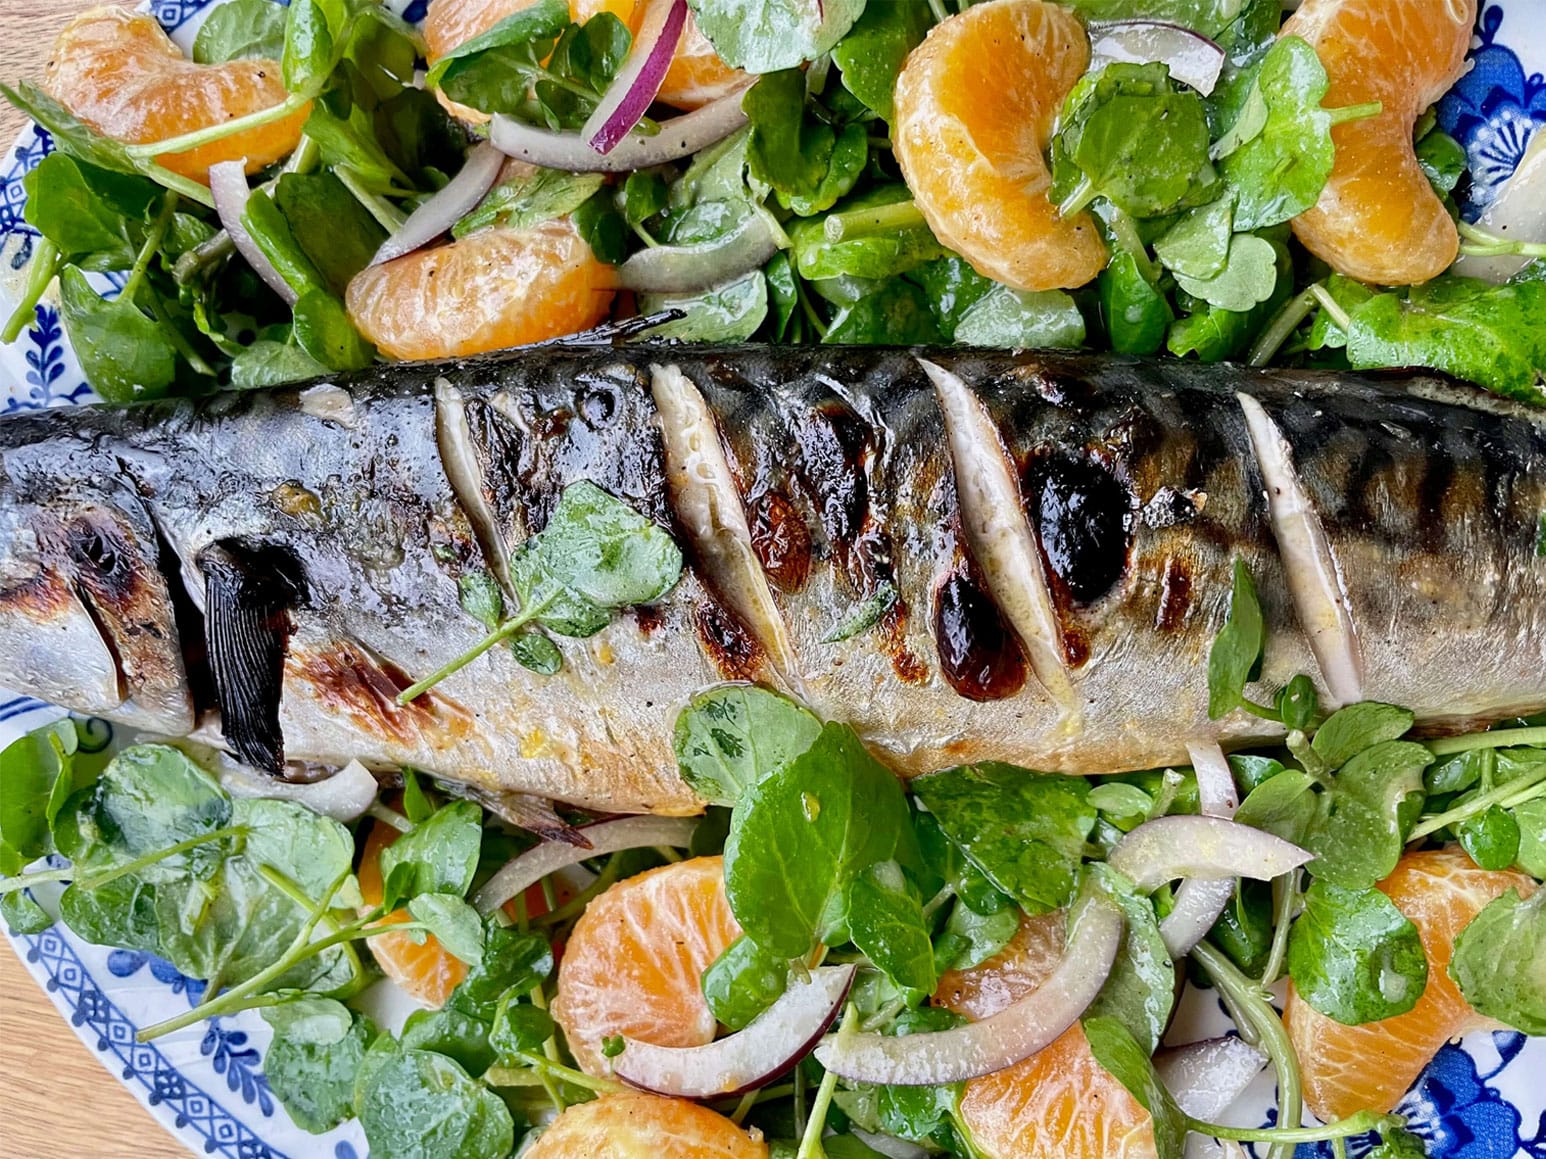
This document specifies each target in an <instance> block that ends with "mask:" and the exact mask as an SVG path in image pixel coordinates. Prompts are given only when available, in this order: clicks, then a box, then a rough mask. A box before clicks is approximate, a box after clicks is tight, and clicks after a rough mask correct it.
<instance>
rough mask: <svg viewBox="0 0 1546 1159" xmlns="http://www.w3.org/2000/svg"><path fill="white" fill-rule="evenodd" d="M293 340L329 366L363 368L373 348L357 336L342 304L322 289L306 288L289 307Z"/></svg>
mask: <svg viewBox="0 0 1546 1159" xmlns="http://www.w3.org/2000/svg"><path fill="white" fill-rule="evenodd" d="M291 309H292V312H293V313H294V315H295V342H296V345H298V346H299V347H300V348H301V349H302V350H304V351H305V352H306V353H307V354H308V355H309V356H310V357H312V358H314V359H315V360H316V361H318V362H320V363H322V365H323V366H326V367H327V368H328V369H330V370H364V369H365V368H366V367H368V366H370V365H371V364H372V363H374V362H375V360H376V348H375V347H374V346H372V345H371V344H370V343H369V342H367V341H365V339H363V338H361V337H360V332H359V331H358V330H356V329H355V328H354V323H353V322H352V321H351V320H350V318H349V312H348V311H347V310H345V309H344V304H343V303H342V302H341V301H339V300H338V299H337V298H335V297H334V296H333V295H332V294H330V293H328V291H326V290H308V291H307V292H306V293H304V294H302V295H301V297H300V300H299V301H298V302H296V303H295V305H294V306H293V307H292V308H291Z"/></svg>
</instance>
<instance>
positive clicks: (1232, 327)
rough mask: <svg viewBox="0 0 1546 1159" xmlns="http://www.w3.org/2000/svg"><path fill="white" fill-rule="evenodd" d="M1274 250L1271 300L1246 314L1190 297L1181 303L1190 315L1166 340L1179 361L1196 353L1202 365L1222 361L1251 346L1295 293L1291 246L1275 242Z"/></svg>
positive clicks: (1179, 323)
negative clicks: (1275, 260) (1275, 264)
mask: <svg viewBox="0 0 1546 1159" xmlns="http://www.w3.org/2000/svg"><path fill="white" fill-rule="evenodd" d="M1272 248H1273V250H1274V252H1276V254H1277V257H1278V267H1277V268H1278V282H1277V289H1276V290H1275V291H1274V292H1273V295H1272V297H1271V298H1269V299H1268V300H1267V301H1265V302H1261V303H1259V304H1257V305H1256V306H1253V307H1252V308H1251V309H1250V310H1246V311H1240V310H1226V309H1223V308H1221V307H1219V306H1213V305H1209V304H1208V303H1206V302H1201V301H1198V300H1196V299H1192V298H1187V299H1186V301H1185V302H1183V303H1182V304H1183V306H1185V308H1187V309H1189V310H1191V313H1189V314H1187V315H1186V316H1185V317H1183V318H1179V319H1177V320H1176V322H1175V324H1174V325H1172V326H1171V328H1170V334H1169V335H1168V336H1167V337H1166V339H1165V345H1166V347H1167V348H1168V349H1169V350H1170V352H1171V353H1172V354H1174V355H1176V356H1177V357H1178V358H1184V357H1186V356H1187V355H1189V354H1195V355H1196V356H1197V357H1198V358H1199V359H1200V360H1201V361H1203V362H1221V361H1223V360H1224V359H1226V358H1232V357H1234V356H1236V355H1238V354H1240V353H1241V352H1242V351H1244V350H1245V349H1246V347H1247V346H1249V345H1250V343H1251V340H1252V339H1253V338H1254V337H1255V336H1256V334H1257V332H1258V331H1259V330H1260V329H1261V328H1262V327H1263V326H1265V325H1266V324H1267V322H1268V321H1269V320H1270V319H1271V318H1272V316H1273V315H1274V314H1276V313H1277V311H1278V309H1279V308H1280V307H1281V306H1282V305H1283V304H1284V303H1285V302H1287V301H1288V298H1289V295H1290V294H1291V293H1292V292H1293V283H1294V262H1293V258H1292V256H1291V255H1290V254H1289V252H1288V247H1287V246H1285V245H1283V244H1281V243H1280V242H1273V243H1272Z"/></svg>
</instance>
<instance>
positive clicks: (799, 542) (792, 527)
mask: <svg viewBox="0 0 1546 1159" xmlns="http://www.w3.org/2000/svg"><path fill="white" fill-rule="evenodd" d="M750 506H751V510H750V512H749V518H750V526H751V533H752V550H753V551H755V552H756V553H757V559H758V560H759V561H760V562H761V564H762V566H763V569H764V570H765V571H766V572H767V573H768V579H769V580H770V581H771V582H772V583H773V585H774V586H775V587H777V588H778V589H779V590H780V591H784V592H789V593H791V594H792V593H795V592H798V591H800V590H801V589H802V588H804V587H805V584H806V581H807V580H809V579H810V574H811V550H812V544H811V533H810V529H809V528H807V527H806V525H805V520H804V519H802V518H801V517H800V513H799V511H798V509H796V507H795V505H794V501H793V500H791V499H790V498H789V496H787V495H784V494H781V493H780V492H777V491H768V492H766V493H764V494H763V495H762V496H760V497H759V498H757V499H755V500H753V501H752V503H751V505H750Z"/></svg>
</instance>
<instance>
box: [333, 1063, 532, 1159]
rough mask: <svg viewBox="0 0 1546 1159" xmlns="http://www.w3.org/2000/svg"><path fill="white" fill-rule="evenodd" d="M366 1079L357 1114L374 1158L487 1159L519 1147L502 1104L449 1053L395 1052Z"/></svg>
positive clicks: (363, 1076)
mask: <svg viewBox="0 0 1546 1159" xmlns="http://www.w3.org/2000/svg"><path fill="white" fill-rule="evenodd" d="M361 1077H362V1079H363V1089H361V1090H360V1091H359V1092H358V1097H357V1099H356V1105H355V1110H356V1112H357V1113H358V1115H359V1118H360V1125H361V1126H362V1127H363V1128H364V1129H365V1138H366V1141H367V1142H368V1143H369V1144H370V1153H371V1155H372V1156H374V1157H375V1159H424V1157H425V1156H429V1155H433V1156H435V1157H436V1159H486V1157H487V1156H491V1155H507V1154H509V1153H510V1151H511V1150H512V1149H513V1148H514V1146H515V1123H514V1121H513V1120H512V1119H511V1117H510V1111H509V1109H508V1108H507V1107H506V1106H505V1103H504V1100H502V1099H501V1098H500V1097H499V1096H498V1095H497V1094H495V1093H494V1092H493V1091H491V1090H489V1089H488V1088H487V1087H485V1086H483V1085H482V1084H481V1083H478V1082H475V1081H474V1080H473V1079H471V1078H470V1077H468V1074H467V1072H466V1071H465V1070H463V1069H462V1068H461V1067H460V1066H459V1065H457V1063H456V1062H455V1061H453V1060H452V1059H449V1058H447V1057H446V1056H445V1055H442V1054H436V1053H434V1052H432V1051H427V1050H394V1051H392V1052H391V1053H390V1054H389V1055H387V1056H386V1057H385V1058H384V1059H383V1060H381V1061H380V1062H377V1063H375V1064H374V1065H372V1066H370V1067H369V1068H368V1073H367V1074H365V1075H362V1076H361Z"/></svg>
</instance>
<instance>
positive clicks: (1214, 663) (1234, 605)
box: [1208, 558, 1266, 720]
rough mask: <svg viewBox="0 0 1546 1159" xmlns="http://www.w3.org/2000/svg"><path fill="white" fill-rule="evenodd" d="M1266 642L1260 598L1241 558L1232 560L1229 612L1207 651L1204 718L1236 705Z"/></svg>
mask: <svg viewBox="0 0 1546 1159" xmlns="http://www.w3.org/2000/svg"><path fill="white" fill-rule="evenodd" d="M1265 646H1266V630H1265V628H1264V627H1263V623H1262V614H1261V601H1260V600H1259V599H1258V598H1257V596H1256V581H1255V580H1254V579H1253V578H1252V577H1251V569H1250V568H1249V567H1247V566H1246V563H1245V560H1243V559H1239V558H1237V559H1236V560H1235V574H1234V587H1233V589H1232V590H1231V592H1230V597H1229V615H1228V617H1227V618H1226V619H1225V621H1224V626H1223V627H1222V628H1221V629H1219V634H1218V635H1217V636H1215V637H1214V638H1213V647H1212V648H1211V649H1210V650H1209V652H1208V719H1209V720H1218V719H1219V718H1220V717H1221V716H1227V715H1228V714H1229V713H1231V712H1233V711H1234V710H1235V709H1236V708H1238V707H1240V703H1241V701H1242V700H1243V699H1244V698H1245V686H1246V685H1247V684H1249V683H1250V682H1251V681H1252V680H1254V679H1255V678H1256V675H1257V673H1258V672H1259V671H1260V668H1261V661H1262V651H1263V649H1264V648H1265Z"/></svg>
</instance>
